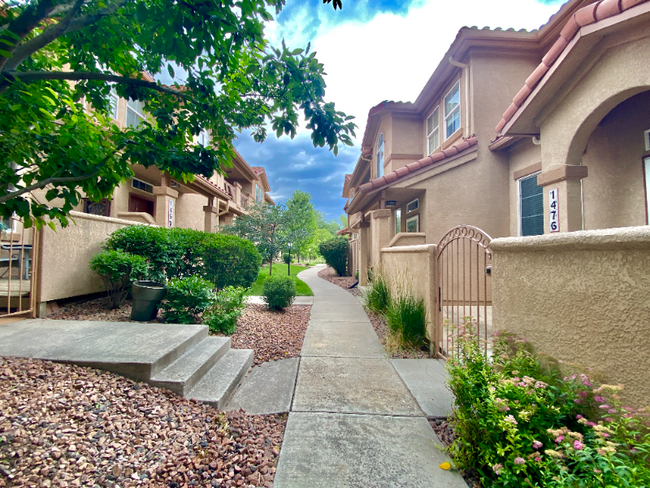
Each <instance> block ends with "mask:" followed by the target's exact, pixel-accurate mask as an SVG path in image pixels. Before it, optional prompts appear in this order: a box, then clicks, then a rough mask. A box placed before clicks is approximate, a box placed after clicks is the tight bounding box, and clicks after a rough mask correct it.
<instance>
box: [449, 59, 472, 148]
mask: <svg viewBox="0 0 650 488" xmlns="http://www.w3.org/2000/svg"><path fill="white" fill-rule="evenodd" d="M449 64H451V65H452V66H457V67H458V68H461V69H462V70H463V73H464V74H465V124H464V125H465V127H464V131H463V132H464V134H463V136H464V137H465V139H467V138H468V137H469V136H471V135H472V134H470V132H469V65H468V64H465V63H459V62H458V61H455V60H454V57H453V56H449Z"/></svg>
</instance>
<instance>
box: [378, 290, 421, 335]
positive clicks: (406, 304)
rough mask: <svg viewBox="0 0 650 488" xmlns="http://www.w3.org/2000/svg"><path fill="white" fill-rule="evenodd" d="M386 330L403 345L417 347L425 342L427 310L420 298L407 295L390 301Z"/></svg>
mask: <svg viewBox="0 0 650 488" xmlns="http://www.w3.org/2000/svg"><path fill="white" fill-rule="evenodd" d="M386 318H387V322H388V328H389V329H390V330H391V331H392V332H393V333H394V334H396V335H398V336H399V338H400V342H401V343H402V344H403V345H406V346H411V347H419V346H421V345H423V344H424V341H425V340H426V331H427V309H426V306H425V304H424V300H423V299H422V298H416V297H414V296H413V295H412V294H410V293H407V294H404V295H402V296H399V297H397V298H394V299H393V300H391V301H390V305H389V306H388V313H387V317H386Z"/></svg>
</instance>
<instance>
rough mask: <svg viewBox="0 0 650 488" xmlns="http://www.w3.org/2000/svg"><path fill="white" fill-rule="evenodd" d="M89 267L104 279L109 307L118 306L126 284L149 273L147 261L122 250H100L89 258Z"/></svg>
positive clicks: (126, 290)
mask: <svg viewBox="0 0 650 488" xmlns="http://www.w3.org/2000/svg"><path fill="white" fill-rule="evenodd" d="M90 269H92V270H93V271H95V272H96V273H97V274H98V275H99V276H101V277H102V280H104V287H105V288H106V293H107V294H108V298H109V302H110V306H111V308H120V307H121V306H122V303H123V302H124V299H125V298H126V295H127V293H128V291H129V290H128V286H129V285H130V284H131V283H133V282H134V281H135V280H137V279H140V278H143V277H145V276H147V275H148V273H149V266H148V265H147V261H146V260H145V258H143V257H142V256H135V255H133V254H128V253H126V252H122V251H102V252H100V253H99V254H95V255H94V256H93V257H92V259H91V260H90Z"/></svg>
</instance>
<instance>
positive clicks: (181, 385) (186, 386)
mask: <svg viewBox="0 0 650 488" xmlns="http://www.w3.org/2000/svg"><path fill="white" fill-rule="evenodd" d="M228 351H230V337H225V338H224V337H206V338H205V339H203V340H202V341H201V342H199V343H198V344H196V345H195V346H194V347H192V348H191V349H189V350H188V351H187V352H185V354H183V355H182V356H181V357H180V358H178V359H177V360H176V361H175V362H173V363H172V364H170V365H169V366H167V367H166V368H165V369H163V370H162V371H160V372H159V373H158V374H157V375H155V376H154V377H152V378H151V380H150V381H149V383H150V384H152V385H154V386H158V387H160V388H166V389H168V390H171V391H173V392H174V393H176V394H177V395H181V396H184V395H185V394H186V393H187V392H189V391H190V390H191V389H192V388H193V387H194V385H195V384H196V383H197V382H198V381H199V380H200V379H201V378H202V377H203V376H204V375H205V374H206V373H207V372H208V371H209V370H210V369H211V368H212V367H213V366H214V365H215V364H216V363H217V362H218V361H219V360H220V359H221V358H222V357H223V356H225V355H226V354H228Z"/></svg>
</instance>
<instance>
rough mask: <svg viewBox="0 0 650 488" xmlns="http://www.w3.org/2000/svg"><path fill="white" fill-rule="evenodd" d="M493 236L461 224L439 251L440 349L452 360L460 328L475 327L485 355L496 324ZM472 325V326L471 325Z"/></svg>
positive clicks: (437, 335) (437, 330)
mask: <svg viewBox="0 0 650 488" xmlns="http://www.w3.org/2000/svg"><path fill="white" fill-rule="evenodd" d="M491 240H492V238H491V237H490V236H489V235H487V234H486V233H485V232H483V231H482V230H481V229H479V228H477V227H473V226H471V225H459V226H458V227H454V228H453V229H452V230H450V231H449V232H447V234H445V235H444V237H443V238H442V239H441V240H440V242H439V243H438V247H437V251H436V279H437V289H438V310H437V312H436V314H435V315H436V317H435V322H434V325H435V340H436V346H437V347H436V350H437V353H438V355H439V356H440V357H442V358H444V359H448V358H449V357H451V356H453V354H454V352H455V351H456V350H457V346H458V344H457V341H456V340H455V335H456V332H457V330H458V328H459V327H461V326H469V327H471V328H472V332H474V333H475V334H476V335H477V336H478V338H479V340H480V341H481V344H483V345H484V351H485V354H487V353H488V340H489V337H490V334H491V326H492V288H491V286H490V280H489V276H488V275H489V273H490V266H491V263H492V254H491V253H490V250H489V249H488V247H487V246H488V244H489V243H490V241H491ZM470 324H471V325H470Z"/></svg>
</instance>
